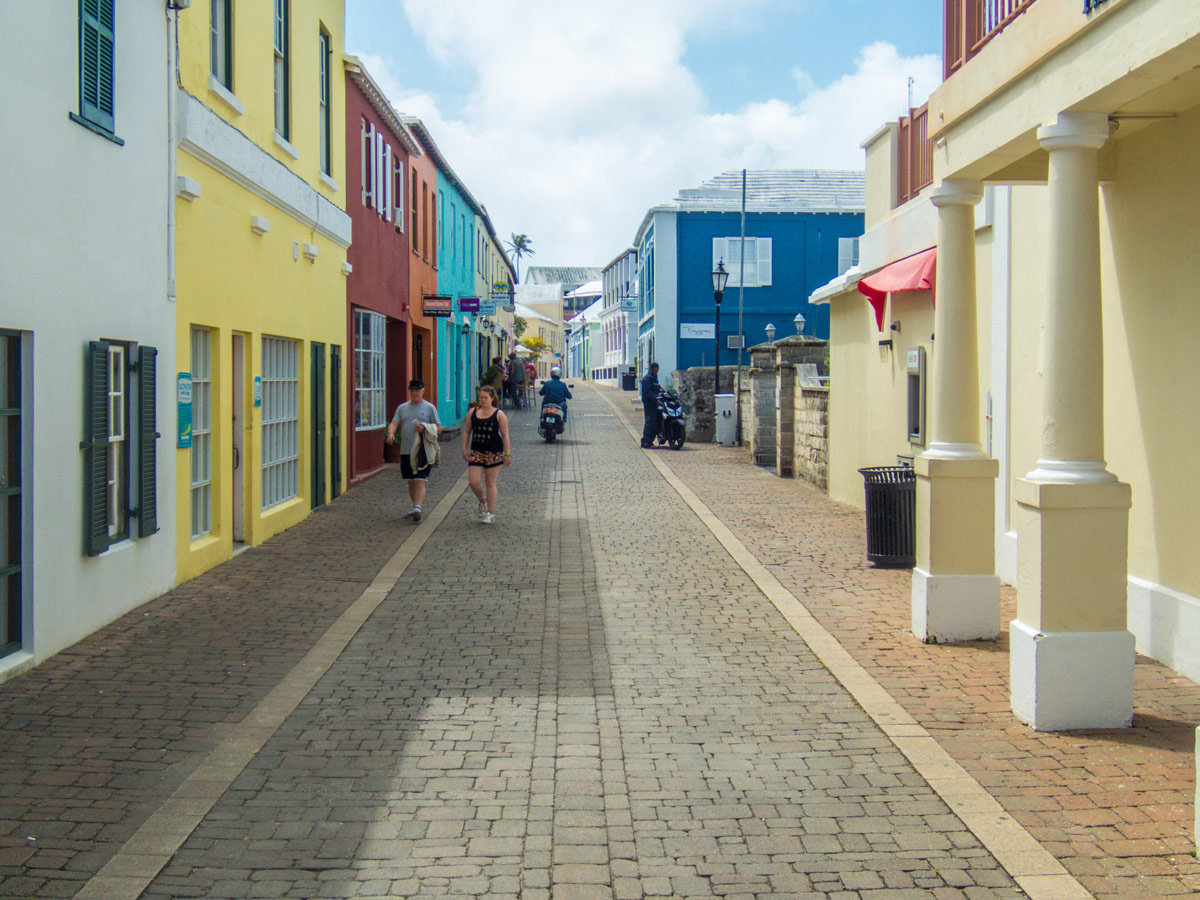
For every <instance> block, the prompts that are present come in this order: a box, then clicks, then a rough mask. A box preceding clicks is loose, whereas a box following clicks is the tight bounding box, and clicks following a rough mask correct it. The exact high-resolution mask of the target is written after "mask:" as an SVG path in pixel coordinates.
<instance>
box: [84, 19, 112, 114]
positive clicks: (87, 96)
mask: <svg viewBox="0 0 1200 900" xmlns="http://www.w3.org/2000/svg"><path fill="white" fill-rule="evenodd" d="M115 7H116V0H79V114H80V115H81V116H82V117H83V118H85V119H87V120H88V121H89V122H93V123H95V124H96V125H99V126H100V127H101V128H104V129H106V130H108V131H113V130H114V126H115V121H114V119H113V95H114V93H115V85H116V39H115V32H116V8H115Z"/></svg>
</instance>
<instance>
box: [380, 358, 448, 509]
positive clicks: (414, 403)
mask: <svg viewBox="0 0 1200 900" xmlns="http://www.w3.org/2000/svg"><path fill="white" fill-rule="evenodd" d="M397 428H398V429H400V476H401V477H402V478H403V479H404V480H405V481H406V482H408V496H409V498H410V499H411V500H412V504H413V508H412V511H411V512H410V513H408V514H407V515H406V516H405V518H406V519H412V520H413V521H414V522H420V521H421V501H423V500H424V499H425V482H426V480H428V478H429V470H430V469H431V468H433V460H432V459H430V458H429V457H428V456H426V455H424V454H423V451H422V448H421V447H420V446H418V447H417V448H416V449H417V451H418V452H417V464H416V465H415V466H414V465H413V460H412V456H413V449H414V448H413V444H414V443H415V442H417V441H420V442H421V443H422V444H423V443H424V440H425V433H426V431H431V432H432V434H431V437H433V439H434V440H435V441H436V439H437V435H438V433H439V432H440V431H441V430H442V421H441V419H439V418H438V411H437V407H436V406H434V405H433V404H432V403H430V402H429V401H428V400H426V399H425V382H423V381H421V379H419V378H414V379H413V380H412V381H410V382H409V383H408V401H407V402H406V403H401V404H400V405H399V406H397V407H396V413H395V415H393V416H392V421H391V423H390V424H389V425H388V427H387V442H388V443H389V444H392V443H395V438H396V429H397ZM422 462H423V463H424V464H423V465H422Z"/></svg>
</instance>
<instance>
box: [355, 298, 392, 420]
mask: <svg viewBox="0 0 1200 900" xmlns="http://www.w3.org/2000/svg"><path fill="white" fill-rule="evenodd" d="M386 358H387V319H386V318H385V317H384V316H381V315H380V314H379V313H373V312H368V311H367V310H365V309H356V310H355V311H354V427H355V428H357V429H360V430H365V429H368V428H382V427H383V426H385V425H386V424H387V397H386V387H387V368H386Z"/></svg>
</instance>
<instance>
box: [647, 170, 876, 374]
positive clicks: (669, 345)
mask: <svg viewBox="0 0 1200 900" xmlns="http://www.w3.org/2000/svg"><path fill="white" fill-rule="evenodd" d="M863 193H864V183H863V173H862V172H855V171H822V170H814V169H775V170H750V171H748V172H747V173H746V241H745V288H744V291H743V292H742V298H741V301H742V323H743V327H742V332H741V333H742V335H743V336H744V341H745V345H746V346H747V347H750V346H753V345H754V344H760V343H762V342H763V341H765V340H767V333H766V331H765V328H766V326H767V325H768V324H773V325H775V327H776V329H777V334H776V336H777V337H785V336H787V335H789V334H794V333H795V325H794V324H793V322H794V320H795V317H796V316H797V314H800V315H803V316H804V318H805V327H804V333H805V334H809V335H814V336H816V337H821V338H825V339H828V337H829V310H828V307H825V306H811V305H809V302H808V297H809V295H810V294H811V293H812V291H814V290H815V289H816V288H818V287H820V286H821V285H823V284H825V283H826V282H827V281H829V279H831V278H833V277H834V276H836V275H837V274H838V273H839V267H842V268H844V267H845V266H846V265H848V260H849V259H850V258H851V257H852V253H853V249H852V248H853V243H854V241H855V239H857V238H858V236H859V235H861V234H862V231H863ZM741 201H742V173H741V171H740V170H738V171H732V172H725V173H723V174H721V175H718V176H717V177H716V178H713V179H711V180H709V181H706V182H704V183H703V184H702V185H700V186H699V187H697V188H686V189H684V190H681V191H680V192H679V194H678V196H676V197H675V199H674V200H672V201H671V202H669V203H664V204H661V205H659V206H655V207H653V208H652V209H650V210H648V211H647V213H646V215H645V218H644V219H643V220H642V224H641V226H640V227H639V228H638V232H637V237H636V239H635V240H634V246H636V247H637V249H638V254H639V260H640V269H639V274H640V282H641V293H640V297H639V309H638V342H637V346H638V373H639V375H640V374H641V373H642V372H644V371H645V370H646V368H647V367H648V366H649V364H650V362H651V361H655V360H656V361H657V362H658V363H659V364H660V365H661V367H662V375H664V376H670V374H671V373H673V372H674V371H675V370H676V369H687V368H691V367H693V366H701V365H709V366H711V365H713V354H714V349H715V346H714V345H715V341H714V328H715V324H716V323H715V318H716V316H715V303H714V301H713V288H712V271H713V269H714V268H715V267H716V265H717V263H718V262H719V261H723V262H724V264H725V268H726V269H727V270H728V271H729V272H730V278H729V283H728V285H727V286H726V289H725V296H724V301H723V303H722V304H721V321H720V329H721V333H720V345H721V348H722V349H721V364H722V365H734V364H735V363H736V362H737V352H736V350H727V349H726V348H727V347H728V346H729V338H730V337H732V336H736V335H737V334H738V302H739V275H740V273H741V271H742V259H741V255H740V254H741V238H740V233H741V221H740V219H741V215H740V211H741ZM743 361H744V362H747V363H748V362H749V359H748V357H745V356H744V357H743Z"/></svg>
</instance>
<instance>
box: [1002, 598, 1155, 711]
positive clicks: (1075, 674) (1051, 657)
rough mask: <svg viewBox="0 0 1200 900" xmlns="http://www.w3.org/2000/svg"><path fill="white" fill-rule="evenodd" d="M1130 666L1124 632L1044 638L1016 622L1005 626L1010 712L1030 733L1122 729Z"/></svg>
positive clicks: (1129, 705) (1129, 706) (1130, 646)
mask: <svg viewBox="0 0 1200 900" xmlns="http://www.w3.org/2000/svg"><path fill="white" fill-rule="evenodd" d="M1133 664H1134V641H1133V635H1132V634H1130V633H1129V632H1128V631H1075V632H1051V633H1049V634H1046V633H1044V632H1040V631H1038V630H1037V629H1034V628H1031V627H1030V626H1028V625H1026V624H1025V623H1024V622H1022V621H1021V620H1020V619H1014V620H1013V622H1012V623H1011V624H1010V625H1009V675H1010V680H1011V692H1012V710H1013V713H1014V715H1016V717H1017V718H1018V719H1020V720H1021V721H1022V722H1024V723H1025V724H1026V725H1029V726H1031V727H1032V728H1033V729H1034V730H1035V731H1073V730H1077V729H1083V728H1087V729H1092V728H1128V727H1129V726H1130V725H1131V724H1132V723H1133Z"/></svg>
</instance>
